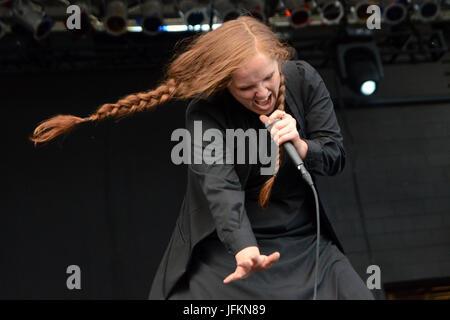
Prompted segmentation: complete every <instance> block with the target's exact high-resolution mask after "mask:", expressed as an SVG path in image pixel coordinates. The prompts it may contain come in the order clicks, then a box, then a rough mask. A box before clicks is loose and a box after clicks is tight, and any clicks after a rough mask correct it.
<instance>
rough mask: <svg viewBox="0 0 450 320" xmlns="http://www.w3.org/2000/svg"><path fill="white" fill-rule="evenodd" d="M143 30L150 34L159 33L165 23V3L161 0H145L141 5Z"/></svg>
mask: <svg viewBox="0 0 450 320" xmlns="http://www.w3.org/2000/svg"><path fill="white" fill-rule="evenodd" d="M141 10H142V23H141V26H142V31H143V32H144V33H146V34H149V35H154V34H156V33H158V31H159V29H160V27H161V26H162V25H163V19H164V18H163V16H164V14H163V4H162V1H161V0H145V1H144V2H143V3H142V5H141Z"/></svg>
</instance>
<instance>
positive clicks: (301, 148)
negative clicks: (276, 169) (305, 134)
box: [293, 137, 308, 160]
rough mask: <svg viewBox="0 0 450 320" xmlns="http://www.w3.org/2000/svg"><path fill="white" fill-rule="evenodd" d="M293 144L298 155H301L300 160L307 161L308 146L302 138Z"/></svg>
mask: <svg viewBox="0 0 450 320" xmlns="http://www.w3.org/2000/svg"><path fill="white" fill-rule="evenodd" d="M293 144H294V147H295V149H296V150H297V152H298V154H299V155H300V158H301V159H302V160H305V158H306V154H307V153H308V144H307V143H306V142H305V141H304V140H302V139H301V138H300V137H299V138H298V139H297V140H296V141H294V143H293Z"/></svg>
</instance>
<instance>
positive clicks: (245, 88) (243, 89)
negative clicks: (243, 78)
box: [239, 72, 274, 91]
mask: <svg viewBox="0 0 450 320" xmlns="http://www.w3.org/2000/svg"><path fill="white" fill-rule="evenodd" d="M273 74H274V72H272V73H271V74H270V75H268V76H267V77H266V78H265V79H264V81H267V80H270V79H272V77H273ZM252 87H253V86H250V87H244V88H239V90H242V91H245V90H248V89H251V88H252Z"/></svg>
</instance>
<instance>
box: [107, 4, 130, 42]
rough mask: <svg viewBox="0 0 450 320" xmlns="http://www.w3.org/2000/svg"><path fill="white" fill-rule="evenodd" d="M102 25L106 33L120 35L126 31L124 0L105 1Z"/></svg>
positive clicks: (126, 17) (126, 15) (126, 11)
mask: <svg viewBox="0 0 450 320" xmlns="http://www.w3.org/2000/svg"><path fill="white" fill-rule="evenodd" d="M105 3H106V7H105V17H104V18H103V25H104V27H105V30H106V32H107V33H109V34H111V35H113V36H120V35H122V34H124V33H126V32H127V25H128V21H127V19H128V4H127V1H125V0H108V1H106V2H105Z"/></svg>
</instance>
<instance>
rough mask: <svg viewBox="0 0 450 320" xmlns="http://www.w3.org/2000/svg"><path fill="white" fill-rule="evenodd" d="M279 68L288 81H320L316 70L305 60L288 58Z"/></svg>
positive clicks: (307, 82)
mask: <svg viewBox="0 0 450 320" xmlns="http://www.w3.org/2000/svg"><path fill="white" fill-rule="evenodd" d="M281 70H282V72H283V74H284V75H285V76H286V78H287V80H286V83H288V82H292V81H295V82H301V83H303V84H305V85H306V84H310V83H316V84H317V82H320V81H322V78H321V77H320V75H319V73H318V72H317V70H316V69H315V68H314V67H313V66H312V65H310V64H309V63H308V62H306V61H305V60H290V61H286V62H284V63H283V64H282V67H281Z"/></svg>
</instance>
